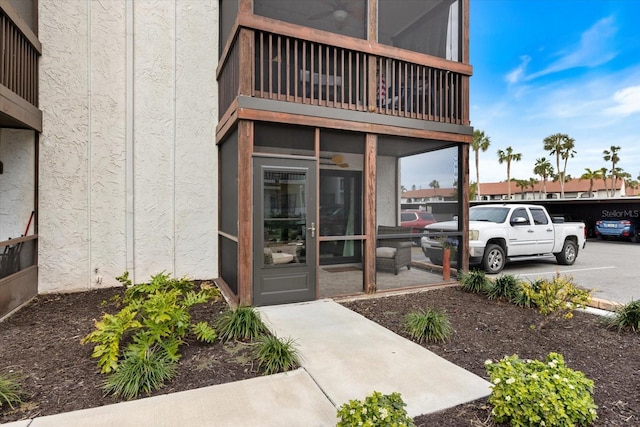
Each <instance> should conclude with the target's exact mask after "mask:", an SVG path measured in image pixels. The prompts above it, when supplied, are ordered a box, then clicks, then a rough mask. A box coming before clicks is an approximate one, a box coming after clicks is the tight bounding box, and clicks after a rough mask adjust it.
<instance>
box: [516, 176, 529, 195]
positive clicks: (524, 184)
mask: <svg viewBox="0 0 640 427" xmlns="http://www.w3.org/2000/svg"><path fill="white" fill-rule="evenodd" d="M516 187H519V188H520V199H522V200H524V193H525V190H526V189H527V188H529V180H528V179H516Z"/></svg>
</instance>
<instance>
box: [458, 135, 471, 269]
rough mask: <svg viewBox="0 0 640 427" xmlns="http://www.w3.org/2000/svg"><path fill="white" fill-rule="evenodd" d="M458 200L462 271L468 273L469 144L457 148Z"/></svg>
mask: <svg viewBox="0 0 640 427" xmlns="http://www.w3.org/2000/svg"><path fill="white" fill-rule="evenodd" d="M458 153H459V155H458V171H459V172H458V176H459V178H458V183H459V184H458V194H459V196H458V200H459V202H460V209H459V211H460V217H459V218H460V219H459V221H461V222H462V247H463V248H464V250H462V251H460V252H461V253H462V256H461V258H460V264H462V268H461V270H462V271H469V221H468V219H469V144H460V145H459V146H458Z"/></svg>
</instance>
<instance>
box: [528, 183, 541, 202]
mask: <svg viewBox="0 0 640 427" xmlns="http://www.w3.org/2000/svg"><path fill="white" fill-rule="evenodd" d="M539 182H540V181H538V180H537V179H535V178H529V187H530V188H531V194H533V198H534V199H535V198H536V184H537V183H539Z"/></svg>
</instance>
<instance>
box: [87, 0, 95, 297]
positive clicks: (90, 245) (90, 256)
mask: <svg viewBox="0 0 640 427" xmlns="http://www.w3.org/2000/svg"><path fill="white" fill-rule="evenodd" d="M87 51H88V52H87V86H88V87H87V92H88V93H87V98H88V99H87V104H88V107H89V108H87V110H88V111H87V243H88V244H87V270H88V271H87V277H88V278H89V289H92V288H93V287H94V286H93V285H94V283H98V282H97V279H96V281H95V282H94V281H93V280H92V279H91V278H92V277H93V274H94V271H93V268H92V267H91V264H93V241H92V238H91V211H92V209H91V187H92V179H91V178H92V175H91V152H92V147H91V142H92V141H91V111H92V110H91V108H92V105H91V101H92V98H93V85H92V80H91V75H92V73H91V71H92V70H91V0H87ZM96 273H97V268H96Z"/></svg>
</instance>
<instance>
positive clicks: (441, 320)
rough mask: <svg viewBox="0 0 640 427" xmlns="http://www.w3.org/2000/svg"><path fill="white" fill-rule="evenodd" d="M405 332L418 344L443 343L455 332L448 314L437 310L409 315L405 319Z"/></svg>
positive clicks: (420, 311)
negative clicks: (425, 342)
mask: <svg viewBox="0 0 640 427" xmlns="http://www.w3.org/2000/svg"><path fill="white" fill-rule="evenodd" d="M404 330H405V332H406V333H407V334H409V336H410V337H411V339H413V340H416V341H417V342H418V343H422V342H424V341H427V342H443V341H446V340H447V339H448V338H449V337H450V336H451V333H452V332H453V328H452V327H451V323H449V319H448V318H447V316H446V314H445V313H444V312H442V311H439V310H435V309H427V310H419V311H414V312H411V313H409V314H407V315H406V316H405V318H404Z"/></svg>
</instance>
